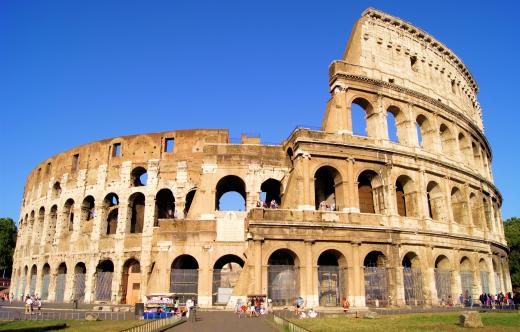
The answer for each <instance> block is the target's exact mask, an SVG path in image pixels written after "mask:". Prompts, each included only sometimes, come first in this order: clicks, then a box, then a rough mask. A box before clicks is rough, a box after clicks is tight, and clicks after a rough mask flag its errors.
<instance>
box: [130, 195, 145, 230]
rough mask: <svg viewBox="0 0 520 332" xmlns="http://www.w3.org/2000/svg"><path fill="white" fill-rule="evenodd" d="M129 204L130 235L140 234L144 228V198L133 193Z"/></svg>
mask: <svg viewBox="0 0 520 332" xmlns="http://www.w3.org/2000/svg"><path fill="white" fill-rule="evenodd" d="M129 203H130V210H131V215H130V233H142V232H143V226H144V207H145V197H144V195H143V194H142V193H133V194H132V196H130V198H129Z"/></svg>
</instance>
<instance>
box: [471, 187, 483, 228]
mask: <svg viewBox="0 0 520 332" xmlns="http://www.w3.org/2000/svg"><path fill="white" fill-rule="evenodd" d="M469 208H470V209H471V219H472V221H473V226H475V227H477V228H480V227H482V220H481V218H480V211H481V208H480V206H479V205H478V200H477V195H475V193H471V194H469Z"/></svg>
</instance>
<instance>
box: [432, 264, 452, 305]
mask: <svg viewBox="0 0 520 332" xmlns="http://www.w3.org/2000/svg"><path fill="white" fill-rule="evenodd" d="M434 276H435V289H436V290H437V299H438V300H439V302H443V303H447V302H448V298H450V297H451V268H450V261H449V260H448V258H447V257H446V256H444V255H440V256H439V257H437V259H436V260H435V269H434Z"/></svg>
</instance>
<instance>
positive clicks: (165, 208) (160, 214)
mask: <svg viewBox="0 0 520 332" xmlns="http://www.w3.org/2000/svg"><path fill="white" fill-rule="evenodd" d="M175 217H176V213H175V197H173V193H172V191H171V190H170V189H161V190H159V192H157V195H155V220H154V226H156V227H157V226H159V219H174V218H175Z"/></svg>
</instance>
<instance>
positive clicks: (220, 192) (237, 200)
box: [215, 175, 246, 211]
mask: <svg viewBox="0 0 520 332" xmlns="http://www.w3.org/2000/svg"><path fill="white" fill-rule="evenodd" d="M215 210H217V211H242V210H243V211H245V210H246V184H245V183H244V181H243V180H242V179H241V178H239V177H238V176H235V175H228V176H224V177H223V178H222V179H220V180H219V181H218V183H217V186H216V193H215Z"/></svg>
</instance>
